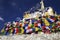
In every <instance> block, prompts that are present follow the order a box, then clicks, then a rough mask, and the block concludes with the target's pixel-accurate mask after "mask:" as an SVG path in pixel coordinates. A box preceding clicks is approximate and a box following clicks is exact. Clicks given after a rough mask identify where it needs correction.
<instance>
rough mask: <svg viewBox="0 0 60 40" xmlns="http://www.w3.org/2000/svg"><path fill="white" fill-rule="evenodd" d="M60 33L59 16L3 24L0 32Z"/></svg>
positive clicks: (6, 33) (7, 33)
mask: <svg viewBox="0 0 60 40" xmlns="http://www.w3.org/2000/svg"><path fill="white" fill-rule="evenodd" d="M58 31H59V32H60V16H57V18H56V16H49V17H47V16H43V17H41V18H37V19H35V18H30V19H26V20H25V21H24V22H20V21H13V22H8V23H6V24H5V27H4V28H3V29H2V30H1V33H2V34H5V35H9V34H31V33H39V32H43V33H48V34H50V33H52V32H58Z"/></svg>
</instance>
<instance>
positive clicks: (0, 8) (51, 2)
mask: <svg viewBox="0 0 60 40" xmlns="http://www.w3.org/2000/svg"><path fill="white" fill-rule="evenodd" d="M40 1H41V0H0V29H1V28H2V26H3V23H5V22H7V21H13V20H15V19H16V17H20V18H22V16H23V14H24V12H25V11H27V10H29V9H30V8H32V7H34V6H36V4H38V3H39V2H40ZM44 3H45V6H46V7H49V6H51V7H52V8H53V9H54V10H55V11H56V12H57V13H58V14H59V13H60V0H44ZM1 25H2V26H1Z"/></svg>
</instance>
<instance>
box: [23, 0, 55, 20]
mask: <svg viewBox="0 0 60 40" xmlns="http://www.w3.org/2000/svg"><path fill="white" fill-rule="evenodd" d="M40 4H41V8H40V9H37V10H38V11H35V12H34V13H28V12H25V15H24V18H23V21H24V20H25V19H30V18H36V17H40V16H47V15H48V16H49V15H54V13H53V9H52V7H45V6H44V2H43V0H41V2H40ZM47 8H48V10H47ZM45 10H47V11H45Z"/></svg>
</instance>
